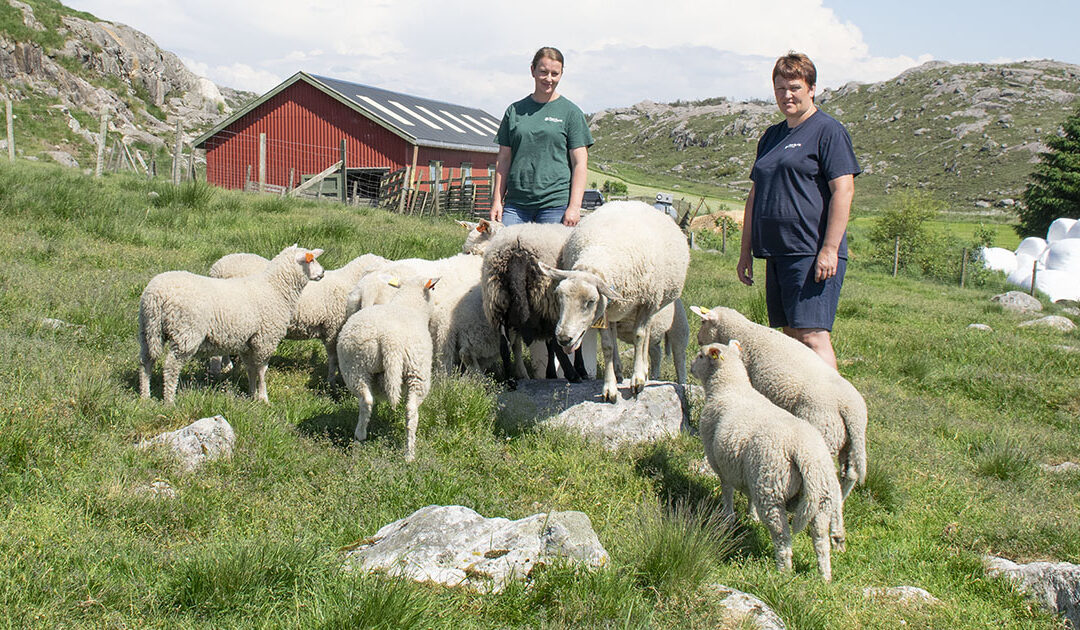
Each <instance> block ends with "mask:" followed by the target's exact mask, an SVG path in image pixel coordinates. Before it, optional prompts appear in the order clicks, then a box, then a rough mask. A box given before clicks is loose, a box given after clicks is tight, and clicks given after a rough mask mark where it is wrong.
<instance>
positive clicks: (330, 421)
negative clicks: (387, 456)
mask: <svg viewBox="0 0 1080 630" xmlns="http://www.w3.org/2000/svg"><path fill="white" fill-rule="evenodd" d="M392 425H393V413H392V411H391V409H390V407H389V406H388V405H381V404H376V405H375V411H374V413H372V417H371V421H370V422H369V423H368V430H367V441H369V442H370V441H372V440H379V439H387V436H389V439H395V440H396V439H397V438H399V437H400V436H398V435H397V433H396V427H394V426H392ZM355 430H356V408H355V407H346V408H345V409H338V410H336V411H334V412H333V413H320V414H318V415H315V416H312V417H310V418H307V419H305V420H302V421H300V422H299V423H298V424H297V425H296V432H297V433H299V434H300V435H302V436H304V437H307V438H311V439H316V440H319V439H321V440H327V441H328V442H330V443H331V444H333V445H334V446H335V447H337V448H339V449H342V450H344V449H346V448H348V447H349V445H351V444H355V443H356V440H355V439H354V438H353V432H354V431H355Z"/></svg>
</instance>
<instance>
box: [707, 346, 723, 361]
mask: <svg viewBox="0 0 1080 630" xmlns="http://www.w3.org/2000/svg"><path fill="white" fill-rule="evenodd" d="M708 352H709V358H710V359H712V360H713V361H715V360H717V359H720V360H721V361H723V360H724V357H722V356H720V349H719V348H709V350H708Z"/></svg>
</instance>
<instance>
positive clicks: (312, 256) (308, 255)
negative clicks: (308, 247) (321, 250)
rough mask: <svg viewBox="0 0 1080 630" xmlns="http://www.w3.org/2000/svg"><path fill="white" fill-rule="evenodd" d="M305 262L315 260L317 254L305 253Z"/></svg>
mask: <svg viewBox="0 0 1080 630" xmlns="http://www.w3.org/2000/svg"><path fill="white" fill-rule="evenodd" d="M304 262H308V263H311V262H315V254H312V253H311V252H308V253H306V254H304Z"/></svg>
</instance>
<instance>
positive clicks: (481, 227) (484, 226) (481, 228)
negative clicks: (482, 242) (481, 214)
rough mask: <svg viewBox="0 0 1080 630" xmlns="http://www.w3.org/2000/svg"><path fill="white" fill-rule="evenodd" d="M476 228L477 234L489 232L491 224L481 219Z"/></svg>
mask: <svg viewBox="0 0 1080 630" xmlns="http://www.w3.org/2000/svg"><path fill="white" fill-rule="evenodd" d="M475 227H476V231H477V232H487V231H490V230H491V223H489V222H488V220H487V219H480V222H479V223H477V224H476V226H475Z"/></svg>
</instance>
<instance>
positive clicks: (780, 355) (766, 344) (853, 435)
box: [690, 306, 867, 499]
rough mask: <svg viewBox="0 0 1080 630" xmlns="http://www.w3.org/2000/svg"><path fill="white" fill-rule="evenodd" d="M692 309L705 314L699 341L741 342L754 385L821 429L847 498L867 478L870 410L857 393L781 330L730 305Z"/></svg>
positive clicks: (704, 342)
mask: <svg viewBox="0 0 1080 630" xmlns="http://www.w3.org/2000/svg"><path fill="white" fill-rule="evenodd" d="M690 310H691V311H693V312H694V313H696V314H697V315H698V316H699V317H701V318H702V322H701V329H700V330H699V331H698V344H699V345H702V346H704V345H705V344H709V343H727V342H728V341H730V340H732V339H739V340H741V341H742V342H743V343H744V348H745V352H743V353H742V355H741V356H742V360H743V363H745V364H746V371H747V372H748V373H749V375H750V382H751V383H752V384H753V385H754V389H756V390H758V391H759V392H761V393H762V394H763V395H765V397H766V398H768V399H769V400H771V401H772V402H773V404H775V405H777V406H779V407H781V408H783V409H785V410H787V411H788V412H790V413H791V414H793V415H795V416H798V417H800V418H802V419H803V420H806V421H807V422H809V423H810V424H811V425H812V426H813V427H814V428H816V429H817V430H818V431H819V432H820V433H821V435H822V437H823V438H825V444H826V445H828V447H829V452H831V453H832V454H833V455H834V456H836V457H837V459H838V460H839V462H840V480H841V481H840V485H841V487H842V489H843V493H842V494H843V498H844V499H847V496H848V494H850V493H851V489H852V488H853V487H854V486H855V484H856V483H862V482H863V481H864V480H865V479H866V422H867V413H866V402H865V401H864V400H863V397H862V396H861V395H860V394H859V392H858V391H857V390H856V389H855V388H854V387H853V386H852V385H851V383H849V382H848V381H847V379H845V378H844V377H843V376H840V373H839V372H837V371H836V370H834V369H832V368H831V367H829V366H828V365H826V364H825V363H824V362H823V361H822V360H821V359H820V358H819V357H818V355H817V354H816V353H815V352H814V351H813V350H811V349H809V348H807V347H806V346H805V345H803V344H802V343H800V342H799V341H797V340H795V339H792V338H791V337H788V336H787V335H785V334H784V333H782V332H780V331H778V330H774V329H772V328H769V327H767V326H762V325H760V324H755V323H754V322H751V321H750V320H748V319H746V318H745V317H743V316H742V315H741V314H740V313H739V312H738V311H736V310H734V309H730V308H726V307H721V306H718V307H716V308H714V309H712V310H705V309H702V308H701V307H699V306H691V307H690Z"/></svg>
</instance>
